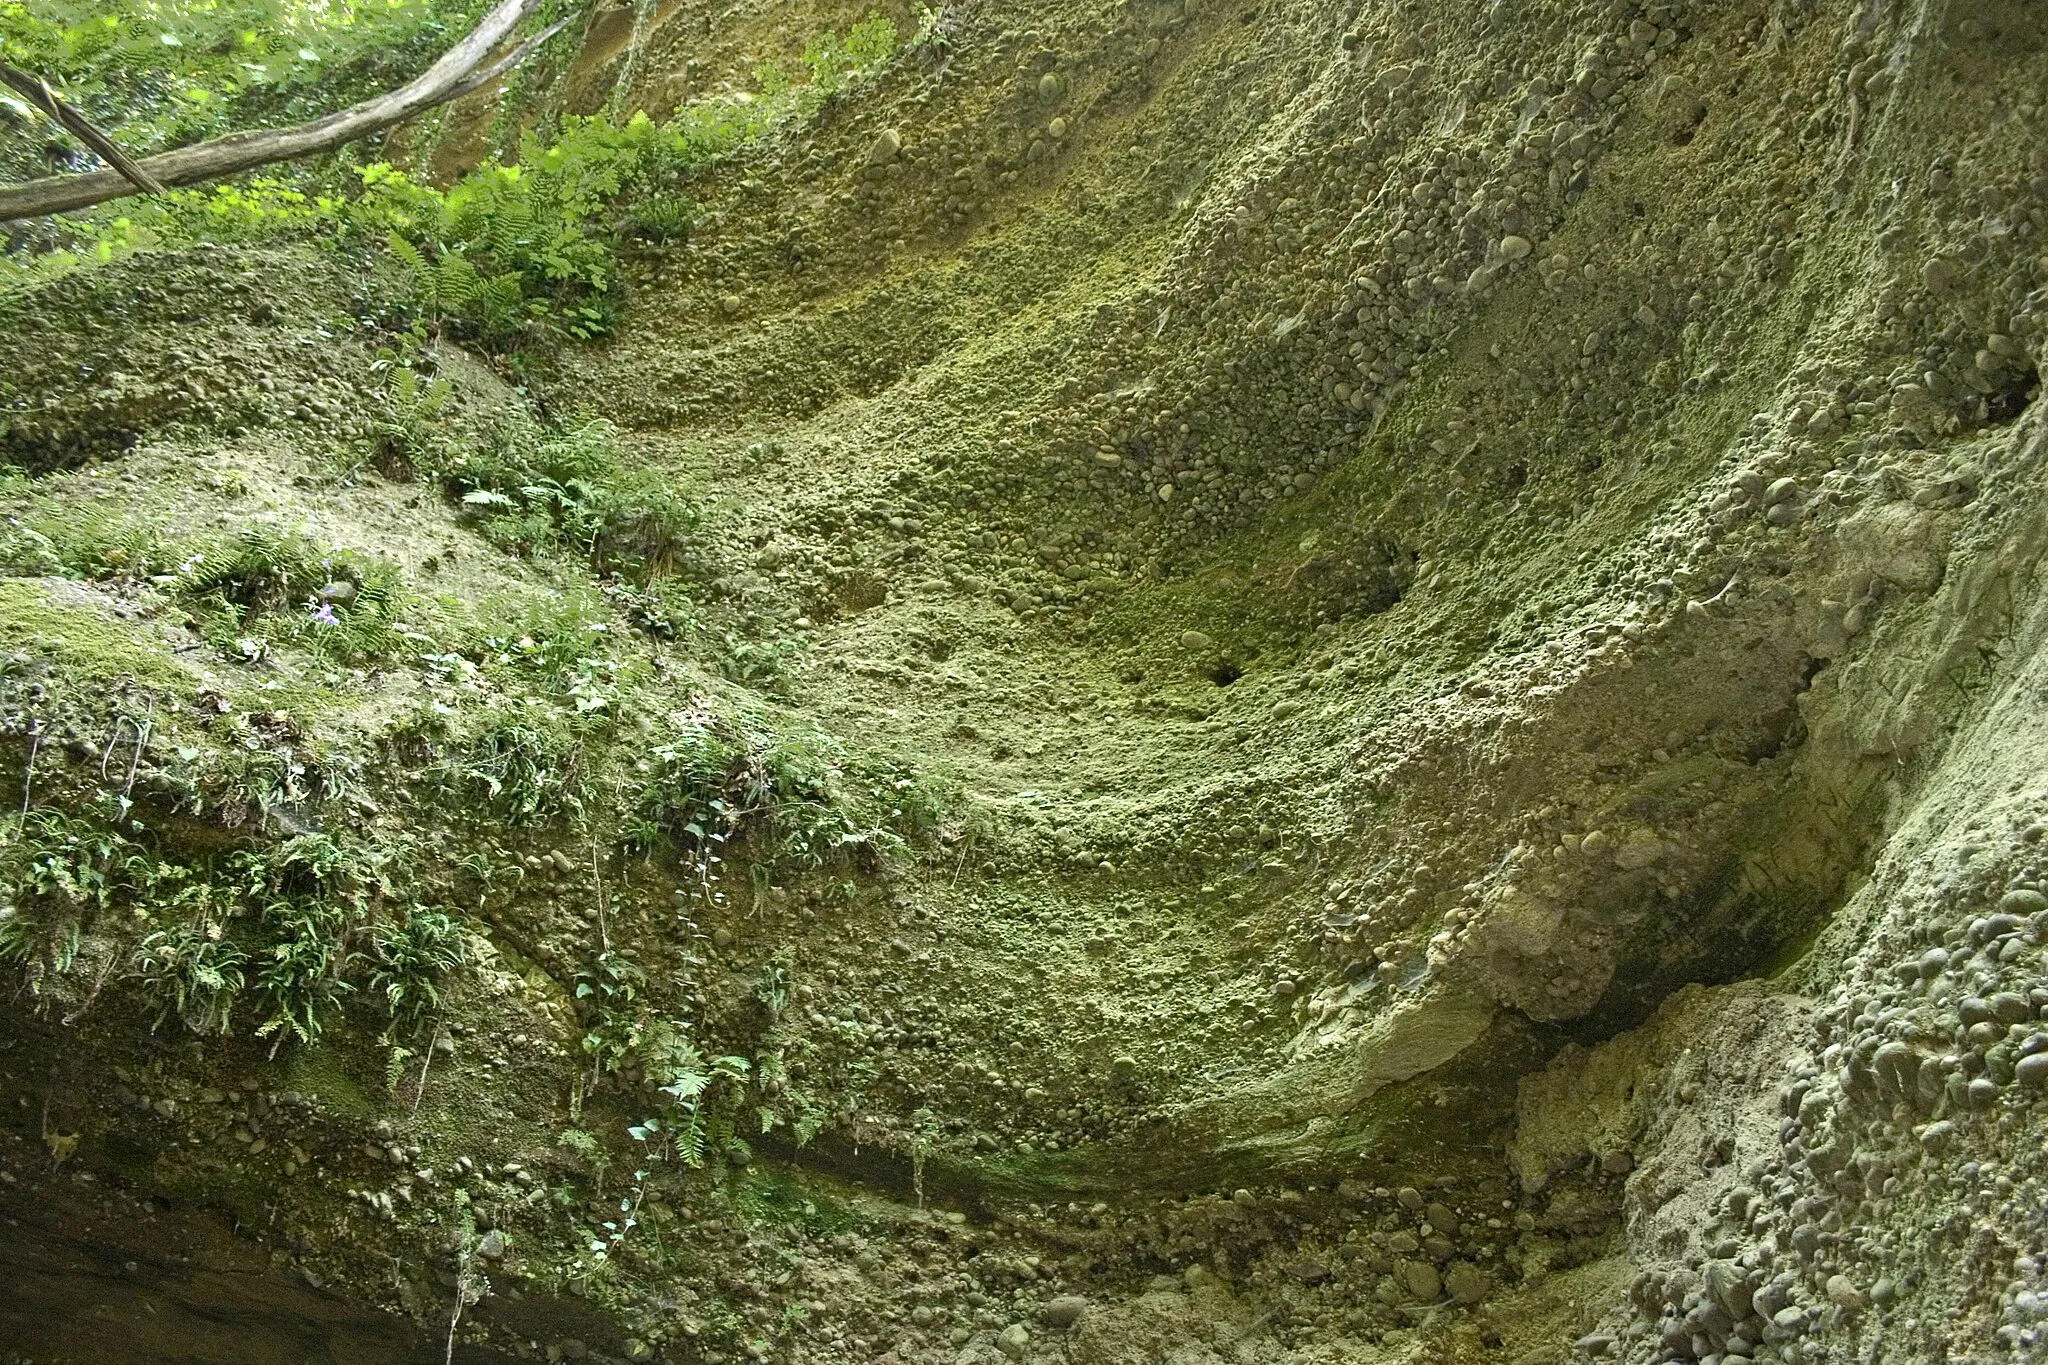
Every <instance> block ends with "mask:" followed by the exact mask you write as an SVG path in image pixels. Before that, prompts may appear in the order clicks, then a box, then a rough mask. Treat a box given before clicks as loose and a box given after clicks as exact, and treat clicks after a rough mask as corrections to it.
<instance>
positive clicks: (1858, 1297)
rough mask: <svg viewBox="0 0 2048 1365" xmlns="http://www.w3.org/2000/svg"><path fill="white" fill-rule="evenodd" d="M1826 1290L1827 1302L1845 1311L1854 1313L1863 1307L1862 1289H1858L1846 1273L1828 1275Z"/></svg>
mask: <svg viewBox="0 0 2048 1365" xmlns="http://www.w3.org/2000/svg"><path fill="white" fill-rule="evenodd" d="M1827 1291H1828V1302H1829V1303H1832V1304H1834V1305H1835V1306H1836V1307H1837V1308H1840V1309H1841V1310H1842V1311H1843V1312H1845V1313H1854V1312H1857V1311H1859V1310H1861V1309H1862V1307H1863V1304H1864V1299H1863V1291H1862V1290H1860V1289H1858V1288H1857V1287H1856V1282H1855V1281H1854V1280H1852V1279H1850V1278H1849V1277H1848V1276H1847V1275H1830V1276H1829V1277H1828V1286H1827Z"/></svg>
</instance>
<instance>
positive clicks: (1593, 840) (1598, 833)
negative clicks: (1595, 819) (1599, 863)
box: [1579, 829, 1614, 858]
mask: <svg viewBox="0 0 2048 1365" xmlns="http://www.w3.org/2000/svg"><path fill="white" fill-rule="evenodd" d="M1613 847H1614V840H1613V838H1612V837H1611V836H1610V835H1609V834H1608V833H1607V832H1606V831H1605V830H1598V829H1596V830H1592V831H1590V832H1589V833H1588V834H1587V835H1586V837H1585V838H1583V839H1581V840H1579V852H1581V853H1583V854H1585V855H1586V856H1587V857H1588V858H1597V857H1599V856H1600V855H1601V854H1603V853H1605V852H1607V851H1608V850H1609V849H1611V848H1613Z"/></svg>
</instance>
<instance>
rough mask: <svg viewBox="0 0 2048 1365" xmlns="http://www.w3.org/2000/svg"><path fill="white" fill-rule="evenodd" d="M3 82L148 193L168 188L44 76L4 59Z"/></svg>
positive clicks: (0, 70) (0, 78) (0, 73)
mask: <svg viewBox="0 0 2048 1365" xmlns="http://www.w3.org/2000/svg"><path fill="white" fill-rule="evenodd" d="M0 84H5V85H7V86H9V87H10V88H12V89H13V90H14V91H16V92H17V93H18V94H20V95H21V96H22V98H24V99H26V100H27V101H28V102H29V103H30V104H33V105H34V106H35V107H36V108H38V109H40V110H42V111H43V112H44V113H45V114H48V115H49V116H50V117H51V118H52V119H53V120H55V121H56V122H57V124H58V125H59V126H61V127H64V128H67V129H69V130H70V132H71V134H72V136H74V137H76V138H77V139H78V140H79V141H80V142H83V143H84V144H85V145H86V146H88V147H90V148H92V149H93V151H94V152H96V153H98V154H99V158H100V160H102V161H104V162H106V163H107V164H108V165H109V166H112V167H113V168H114V169H115V170H117V171H119V172H120V173H121V175H122V176H123V177H124V178H126V179H127V181H128V183H129V184H131V185H133V186H135V188H136V189H138V190H141V191H142V192H143V193H144V194H162V193H163V192H164V187H163V186H162V185H161V184H159V183H157V180H156V177H155V176H152V175H151V174H150V173H149V172H148V171H145V170H143V169H142V167H140V166H138V165H136V164H135V158H133V157H131V156H129V155H128V153H126V152H124V151H122V150H121V149H120V148H119V147H118V146H116V145H115V144H114V139H112V138H110V137H108V136H107V135H106V134H105V133H103V132H101V131H100V130H99V129H97V128H95V127H93V126H92V122H91V120H89V119H87V118H86V116H85V115H83V114H81V113H79V112H78V111H77V110H76V109H73V108H72V107H71V106H70V105H69V104H67V103H65V100H64V97H63V96H62V95H59V94H58V93H57V92H56V91H55V90H52V89H51V88H50V83H49V82H48V81H46V80H44V79H43V78H42V77H40V76H31V75H29V74H28V72H26V71H22V70H20V69H18V68H16V67H12V66H9V65H8V64H7V63H5V62H0Z"/></svg>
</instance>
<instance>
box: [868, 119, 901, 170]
mask: <svg viewBox="0 0 2048 1365" xmlns="http://www.w3.org/2000/svg"><path fill="white" fill-rule="evenodd" d="M902 150H903V134H901V133H899V132H897V131H896V130H895V129H894V128H884V129H883V130H882V134H881V136H880V137H878V138H876V139H875V143H874V145H873V146H872V147H870V148H868V165H870V166H886V165H888V164H889V163H890V162H892V161H894V160H895V159H896V156H897V154H898V153H899V152H901V151H902Z"/></svg>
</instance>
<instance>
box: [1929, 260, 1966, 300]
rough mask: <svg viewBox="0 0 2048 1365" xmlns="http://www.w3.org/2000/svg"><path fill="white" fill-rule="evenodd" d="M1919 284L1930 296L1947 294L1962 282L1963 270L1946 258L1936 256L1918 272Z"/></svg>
mask: <svg viewBox="0 0 2048 1365" xmlns="http://www.w3.org/2000/svg"><path fill="white" fill-rule="evenodd" d="M1920 282H1921V283H1922V284H1924V285H1926V286H1927V291H1928V292H1929V293H1931V294H1948V293H1952V292H1954V290H1955V289H1956V288H1957V287H1958V286H1960V285H1961V284H1962V282H1963V268H1962V266H1960V265H1958V264H1957V263H1956V262H1954V261H1952V260H1950V259H1949V258H1948V257H1946V256H1936V257H1935V258H1934V259H1933V260H1931V261H1929V262H1928V263H1927V264H1926V265H1925V266H1924V267H1922V268H1921V271H1920Z"/></svg>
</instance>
